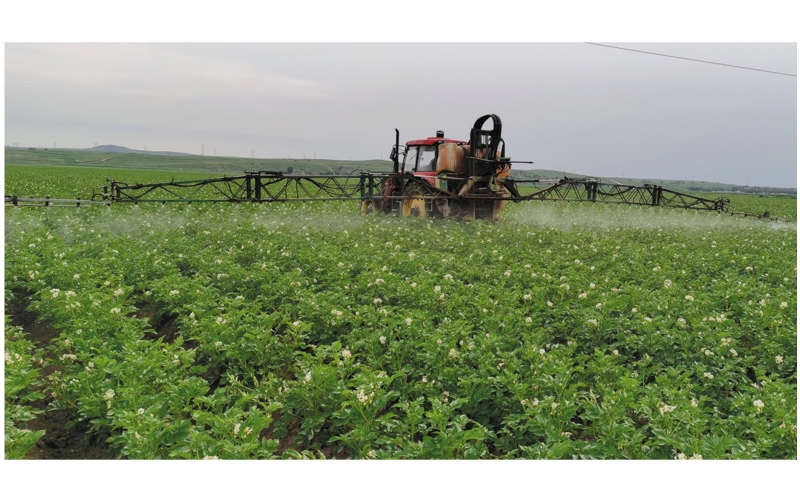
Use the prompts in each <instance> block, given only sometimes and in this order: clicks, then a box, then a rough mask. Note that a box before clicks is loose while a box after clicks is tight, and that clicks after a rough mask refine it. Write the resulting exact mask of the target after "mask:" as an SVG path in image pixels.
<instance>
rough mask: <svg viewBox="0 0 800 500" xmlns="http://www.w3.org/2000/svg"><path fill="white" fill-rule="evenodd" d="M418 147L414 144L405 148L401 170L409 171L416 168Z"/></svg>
mask: <svg viewBox="0 0 800 500" xmlns="http://www.w3.org/2000/svg"><path fill="white" fill-rule="evenodd" d="M418 149H419V148H417V147H416V146H412V147H409V148H408V149H407V150H406V159H405V162H403V172H411V171H413V170H416V169H417V151H418Z"/></svg>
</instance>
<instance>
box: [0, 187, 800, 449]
mask: <svg viewBox="0 0 800 500" xmlns="http://www.w3.org/2000/svg"><path fill="white" fill-rule="evenodd" d="M352 212H353V207H352V206H351V205H347V204H338V203H337V204H306V205H298V206H218V205H214V206H205V207H199V206H191V207H170V206H165V207H161V206H158V207H113V208H110V209H109V208H105V207H102V208H100V207H92V208H89V209H80V210H79V211H70V212H56V211H51V210H43V211H35V212H34V211H28V212H25V211H22V210H12V211H10V212H8V213H7V215H6V242H7V243H6V244H7V248H6V275H5V276H6V278H5V279H6V290H7V291H8V290H13V291H16V292H17V293H19V292H21V291H23V290H27V291H28V292H31V293H33V297H34V300H33V302H32V304H31V308H32V309H35V310H36V311H37V312H38V314H40V316H41V318H43V319H44V318H46V319H48V320H50V321H51V323H52V324H53V326H54V327H55V328H56V329H57V330H58V331H59V332H60V336H59V337H58V338H57V339H55V340H54V341H53V342H52V343H51V345H50V346H49V349H50V350H51V352H52V355H53V356H54V358H53V360H52V361H51V362H49V363H52V364H53V365H55V367H56V371H55V372H54V373H53V375H51V376H50V377H49V378H48V379H47V381H46V388H45V389H42V391H43V392H46V393H48V394H49V396H50V397H51V398H52V403H51V407H52V408H67V407H69V408H74V410H75V412H76V415H77V417H76V418H77V419H79V420H81V421H84V422H89V423H90V424H91V431H92V433H93V435H94V436H96V437H99V438H100V439H103V440H107V442H108V443H109V446H110V448H111V450H112V451H113V453H115V454H119V455H122V456H129V457H132V458H157V457H180V458H204V457H220V458H268V457H281V456H283V457H291V456H300V455H303V454H305V455H310V456H322V455H324V456H339V457H344V456H346V457H351V458H372V457H374V458H479V457H506V458H514V457H521V458H558V457H570V456H572V457H603V458H612V457H618V458H682V457H700V456H702V457H704V458H722V457H732V458H745V457H747V458H750V457H762V458H790V457H795V456H796V427H795V422H796V406H797V405H796V387H797V385H796V354H795V353H796V351H797V344H796V338H797V337H796V309H797V308H796V302H797V298H796V297H797V296H796V279H797V278H796V264H795V262H796V246H795V245H796V229H794V228H793V227H788V226H777V225H769V224H764V223H761V222H750V221H740V220H733V219H732V218H730V217H722V216H716V215H712V214H697V213H687V212H680V213H676V212H670V211H667V210H652V209H649V208H637V207H633V208H625V207H589V206H552V205H543V204H542V205H538V204H537V205H526V206H513V207H510V208H509V210H507V211H506V212H504V213H503V217H502V220H501V221H500V222H498V223H485V222H469V223H453V222H450V221H418V220H407V219H395V218H391V217H385V216H375V217H366V218H361V217H358V216H356V215H355V214H353V213H352ZM7 293H8V292H7ZM7 300H8V297H7ZM46 363H48V362H46ZM6 370H7V373H8V370H9V364H8V362H7V365H6ZM7 424H8V417H7Z"/></svg>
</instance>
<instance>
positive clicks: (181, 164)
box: [5, 145, 797, 196]
mask: <svg viewBox="0 0 800 500" xmlns="http://www.w3.org/2000/svg"><path fill="white" fill-rule="evenodd" d="M5 164H6V165H41V166H55V167H58V166H64V167H103V168H118V169H134V170H157V171H170V172H198V173H203V174H211V175H216V174H242V173H243V172H245V171H251V170H270V171H279V172H285V173H294V174H310V175H343V174H351V173H352V174H357V173H358V172H359V171H361V170H369V171H371V172H391V171H392V162H390V161H387V160H364V161H347V160H323V159H310V158H309V159H306V158H303V159H299V158H298V159H291V158H269V159H266V158H236V157H225V156H208V155H190V154H186V153H176V152H170V151H140V150H135V149H129V148H126V147H122V146H114V145H104V146H96V147H94V148H88V149H52V148H24V147H22V148H20V147H6V148H5ZM565 176H566V177H573V178H580V177H595V176H591V175H584V174H580V173H573V172H561V171H556V170H541V169H531V170H517V169H512V170H511V177H512V178H514V179H519V180H524V179H561V178H563V177H565ZM602 180H603V181H604V182H617V183H619V184H633V185H642V184H657V185H659V186H662V187H664V188H666V189H671V190H673V191H678V192H697V191H705V192H733V193H758V194H785V195H790V196H796V195H797V188H774V187H763V186H739V185H736V184H726V183H721V182H703V181H682V180H668V179H632V178H623V177H603V178H602Z"/></svg>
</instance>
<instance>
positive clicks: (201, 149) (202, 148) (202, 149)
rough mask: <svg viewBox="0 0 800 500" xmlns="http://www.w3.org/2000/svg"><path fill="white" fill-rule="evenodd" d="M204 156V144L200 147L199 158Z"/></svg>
mask: <svg viewBox="0 0 800 500" xmlns="http://www.w3.org/2000/svg"><path fill="white" fill-rule="evenodd" d="M205 154H206V145H205V144H201V145H200V156H203V155H205Z"/></svg>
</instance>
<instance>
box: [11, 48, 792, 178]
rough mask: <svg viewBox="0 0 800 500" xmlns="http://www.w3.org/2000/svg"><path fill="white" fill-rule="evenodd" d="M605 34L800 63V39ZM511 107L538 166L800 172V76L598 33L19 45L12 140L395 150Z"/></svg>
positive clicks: (511, 138) (231, 151)
mask: <svg viewBox="0 0 800 500" xmlns="http://www.w3.org/2000/svg"><path fill="white" fill-rule="evenodd" d="M598 42H600V43H608V44H609V45H616V46H620V47H625V48H630V49H637V50H643V51H649V52H657V53H663V54H668V55H673V56H679V57H686V58H692V59H703V60H708V61H713V62H718V63H724V64H730V65H737V66H747V67H752V68H759V69H764V70H770V71H776V72H783V73H791V74H796V73H797V46H796V44H794V43H759V44H755V43H727V44H723V43H714V44H696V43H613V42H603V41H601V40H599V41H598ZM487 113H494V114H497V115H498V116H500V118H501V119H502V121H503V136H504V138H505V140H506V144H507V154H508V155H510V156H511V157H512V159H515V160H528V161H533V162H535V165H534V166H535V167H536V168H543V169H553V170H564V171H569V172H576V173H583V174H588V175H596V176H627V177H640V178H642V177H650V178H661V179H690V180H706V181H720V182H732V183H737V184H749V185H761V186H782V187H796V185H797V169H796V165H797V78H796V77H790V76H783V75H777V74H772V73H765V72H757V71H749V70H745V69H738V68H732V67H726V66H720V65H712V64H704V63H699V62H693V61H687V60H681V59H674V58H667V57H659V56H654V55H648V54H642V53H637V52H631V51H624V50H616V49H611V48H605V47H598V46H594V45H588V44H583V43H521V44H509V43H494V44H464V43H447V44H423V43H393V44H389V43H367V44H364V43H361V44H347V43H304V44H293V43H258V44H243V43H231V44H213V43H206V44H148V43H128V44H123V43H114V44H105V43H88V44H80V43H6V44H5V143H6V145H12V144H15V143H16V144H19V145H20V146H37V147H52V146H53V145H54V144H57V146H58V147H70V148H89V147H92V146H94V145H95V143H97V144H115V145H120V146H126V147H129V148H134V149H142V148H143V147H144V146H145V145H146V146H147V149H148V150H151V151H152V150H169V151H182V152H187V153H194V154H200V153H201V145H202V144H204V145H205V154H206V155H213V154H214V152H215V150H216V154H217V155H218V156H243V157H249V156H251V154H252V151H253V150H255V156H256V157H258V158H286V157H292V158H302V157H304V156H306V157H308V158H312V157H314V156H316V158H330V159H343V160H346V159H351V158H352V159H353V160H365V159H375V158H381V157H382V158H383V159H387V158H388V155H389V152H390V150H391V146H392V143H393V141H394V128H399V129H400V139H401V142H405V141H408V140H412V139H417V138H423V137H428V136H431V135H434V133H435V131H436V130H439V129H441V130H444V131H445V134H446V135H447V136H448V137H452V138H455V139H463V140H467V139H468V138H469V130H470V128H471V126H472V124H473V123H474V121H475V120H476V119H477V118H478V117H479V116H481V115H484V114H487Z"/></svg>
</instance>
